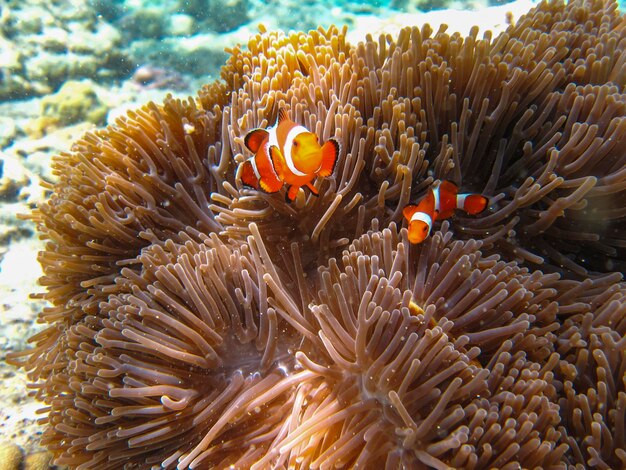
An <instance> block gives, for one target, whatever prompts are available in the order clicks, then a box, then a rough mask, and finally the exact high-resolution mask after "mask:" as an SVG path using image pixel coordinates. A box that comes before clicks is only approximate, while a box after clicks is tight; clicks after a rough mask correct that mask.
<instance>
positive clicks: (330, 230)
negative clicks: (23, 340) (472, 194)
mask: <svg viewBox="0 0 626 470" xmlns="http://www.w3.org/2000/svg"><path fill="white" fill-rule="evenodd" d="M345 34H346V30H345V29H344V30H341V31H340V30H338V29H337V28H334V27H331V28H330V29H328V30H321V29H320V30H318V31H313V32H311V33H309V34H304V33H291V34H289V35H284V34H282V33H275V32H267V31H264V30H262V31H261V32H260V33H259V34H258V35H257V36H255V37H253V38H252V39H251V40H250V42H249V44H248V48H247V49H246V50H242V49H240V48H235V49H233V50H231V51H229V52H230V54H231V58H230V59H229V61H228V62H227V64H226V65H225V67H224V68H223V70H222V81H219V82H215V83H213V84H210V85H207V86H205V87H204V88H203V89H202V90H201V91H200V92H199V94H198V97H197V98H195V99H189V100H186V101H183V100H175V99H173V98H168V99H166V100H165V102H164V103H163V105H156V104H152V103H151V104H148V105H146V106H144V107H143V108H141V109H139V110H137V111H134V112H129V113H128V115H127V116H126V117H123V118H120V119H118V121H117V122H116V123H115V124H114V125H111V126H109V127H107V128H106V129H103V130H99V131H96V132H94V133H89V134H87V135H85V136H84V137H83V138H82V139H80V140H79V141H78V142H76V144H75V145H74V146H73V148H72V150H71V151H70V152H66V153H63V154H61V155H60V156H58V157H56V159H55V161H54V163H53V165H54V172H55V174H56V175H57V177H58V181H57V182H56V183H55V184H53V185H50V187H49V189H50V190H51V191H52V195H51V197H50V199H49V200H48V201H47V202H46V203H45V204H42V205H41V206H40V207H39V208H37V209H36V210H35V211H34V213H33V216H32V218H33V219H34V220H35V221H36V222H37V224H38V227H39V231H40V233H41V235H42V236H43V237H45V238H46V239H47V240H48V243H47V245H46V248H45V250H44V251H43V252H42V253H41V255H40V260H41V263H42V265H43V268H44V273H45V274H44V276H43V277H42V279H41V284H42V286H44V287H45V288H46V292H45V293H44V294H42V297H43V298H45V299H47V300H48V301H49V302H50V307H48V308H46V309H45V310H44V311H43V312H42V313H41V315H40V320H41V321H42V322H43V323H47V324H48V325H49V326H48V328H47V329H45V330H44V331H42V332H41V333H40V334H38V335H37V336H35V337H34V338H32V339H31V342H32V343H34V346H33V348H32V349H29V350H27V351H24V352H18V353H14V354H13V355H12V356H11V357H12V361H13V362H15V363H17V364H20V365H21V366H23V367H25V368H26V369H27V370H28V373H29V376H30V378H31V379H32V381H33V388H34V391H35V394H36V396H37V398H38V399H40V400H41V401H43V402H44V403H45V404H46V405H47V407H46V411H47V415H46V417H45V418H43V419H42V423H43V425H44V426H45V428H44V429H45V430H44V433H43V437H42V442H43V443H44V445H46V446H47V447H48V448H49V449H50V450H51V451H52V452H53V453H54V455H55V458H56V462H57V463H58V464H62V465H68V466H69V467H71V468H79V469H94V468H102V469H110V468H150V467H151V466H155V467H163V468H179V469H183V468H214V467H217V468H223V467H226V466H234V468H248V467H251V468H259V469H261V468H283V467H293V468H330V467H334V466H346V467H352V466H360V467H370V466H371V467H374V466H376V465H379V466H385V467H386V468H407V467H408V468H428V467H432V468H449V467H450V466H452V467H457V468H469V469H471V468H476V469H480V468H491V467H498V468H519V467H520V466H521V467H525V468H526V467H528V468H530V467H537V466H540V467H543V468H556V467H559V468H563V467H566V466H574V467H579V468H583V467H585V466H597V467H598V468H618V467H623V466H626V452H625V451H624V449H625V448H626V432H625V429H624V422H625V418H626V416H625V413H626V412H625V410H626V382H625V379H624V377H625V376H626V339H625V337H626V286H625V285H624V284H623V283H622V281H621V274H620V273H619V271H623V270H624V268H625V267H626V256H625V248H626V226H625V225H626V224H625V222H626V212H625V209H624V207H626V171H624V168H625V167H626V154H625V153H624V151H623V149H624V148H625V146H626V117H625V116H626V96H625V94H624V86H625V85H626V20H625V19H624V17H623V16H620V15H619V13H618V11H617V6H616V4H615V3H614V2H610V1H581V0H579V1H573V2H570V3H569V4H567V5H564V4H562V3H560V2H542V3H541V4H539V5H538V6H537V7H536V8H534V9H533V10H532V11H531V12H530V13H528V14H527V15H525V16H524V17H522V18H521V19H520V20H519V21H518V22H517V23H516V24H515V25H512V26H510V27H509V28H508V29H507V31H506V32H504V33H502V34H501V35H499V36H497V37H496V38H492V37H491V34H490V33H488V32H487V33H485V34H484V36H483V38H482V39H479V38H478V30H477V29H476V28H474V29H472V31H471V33H470V35H469V36H468V37H465V38H463V37H461V36H460V35H459V34H452V35H448V34H446V33H445V29H444V28H441V29H440V30H439V31H437V32H436V33H434V32H433V31H432V30H431V29H430V27H429V26H427V25H425V26H423V27H422V28H421V29H420V28H407V29H404V30H402V31H401V33H400V35H399V37H398V38H396V39H393V38H391V37H390V36H382V37H380V38H379V39H377V40H374V39H372V38H371V37H368V38H367V40H366V41H365V42H363V43H359V44H358V45H351V44H349V43H348V42H347V41H346V39H345ZM279 106H284V107H286V108H288V109H289V110H290V114H291V118H292V119H293V120H294V121H296V122H298V123H300V124H302V125H305V126H307V127H308V128H309V129H311V130H312V131H314V132H315V133H316V134H317V135H318V136H319V138H320V140H322V141H325V140H327V139H328V138H330V137H333V136H334V137H335V138H337V139H338V140H339V141H340V142H341V145H342V149H344V150H343V151H342V154H341V155H340V157H339V161H338V162H337V166H336V169H335V172H334V174H333V176H331V177H330V178H324V179H322V178H318V180H317V182H316V187H317V189H318V190H319V192H320V196H319V197H314V196H313V195H311V194H308V193H304V192H303V191H301V192H300V193H299V194H298V197H297V198H296V200H295V201H294V202H293V203H288V202H285V200H284V197H283V196H282V195H272V194H265V193H263V192H260V191H256V190H253V189H248V188H243V187H242V186H241V183H240V182H239V181H237V179H236V177H235V175H236V169H237V164H238V163H241V162H242V161H243V159H245V158H249V154H248V152H247V150H246V149H245V146H244V143H243V136H244V135H245V133H246V132H247V131H248V130H250V129H252V128H255V127H265V126H267V125H268V124H270V123H273V122H274V120H275V119H276V115H277V110H278V108H279ZM435 179H449V180H452V181H454V182H456V183H457V184H458V185H459V186H460V187H462V188H463V189H464V190H465V189H467V190H473V191H477V192H481V193H483V194H486V195H487V196H489V197H490V207H489V210H488V211H486V212H485V213H484V214H481V215H480V216H478V217H469V216H461V215H459V216H457V217H455V218H453V219H451V220H450V221H445V222H444V223H443V224H442V225H441V226H440V227H437V228H438V230H437V231H436V232H435V233H434V234H433V235H432V236H431V237H430V238H428V239H427V240H426V241H425V242H424V243H422V244H419V245H412V244H410V243H409V242H408V238H407V232H406V229H405V228H402V208H403V207H404V206H405V205H406V204H407V203H409V202H410V201H413V200H414V199H416V198H419V197H420V196H421V195H423V194H424V192H425V191H426V190H427V188H428V187H429V186H430V184H431V183H432V182H433V181H434V180H435Z"/></svg>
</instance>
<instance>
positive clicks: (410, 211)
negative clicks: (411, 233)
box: [402, 204, 417, 220]
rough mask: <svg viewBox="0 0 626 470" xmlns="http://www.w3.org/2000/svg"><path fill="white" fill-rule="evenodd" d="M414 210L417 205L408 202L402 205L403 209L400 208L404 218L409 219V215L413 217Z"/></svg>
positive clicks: (415, 210)
mask: <svg viewBox="0 0 626 470" xmlns="http://www.w3.org/2000/svg"><path fill="white" fill-rule="evenodd" d="M416 212H417V206H416V205H415V204H409V205H407V206H404V209H402V215H403V216H404V217H405V218H406V220H411V217H413V214H415V213H416Z"/></svg>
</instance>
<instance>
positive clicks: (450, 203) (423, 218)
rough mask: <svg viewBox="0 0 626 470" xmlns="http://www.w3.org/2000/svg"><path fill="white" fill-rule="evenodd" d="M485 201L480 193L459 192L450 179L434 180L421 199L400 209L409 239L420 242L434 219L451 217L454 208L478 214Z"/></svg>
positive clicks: (424, 237)
mask: <svg viewBox="0 0 626 470" xmlns="http://www.w3.org/2000/svg"><path fill="white" fill-rule="evenodd" d="M487 202H488V199H487V198H486V197H485V196H483V195H481V194H470V193H461V194H459V188H458V187H457V185H456V184H454V183H452V182H451V181H436V182H435V183H433V185H432V186H431V188H430V190H429V191H428V193H427V194H426V196H424V197H423V198H422V200H421V201H419V202H418V203H417V204H409V205H408V206H406V207H405V208H404V209H403V210H402V214H403V215H404V217H405V218H406V220H407V221H408V223H409V241H410V242H411V243H422V242H423V241H424V240H425V239H426V237H428V235H429V234H430V229H431V228H432V226H433V222H434V221H435V220H443V219H447V218H448V217H451V216H452V214H454V211H455V210H456V209H462V210H464V211H465V212H466V213H467V214H470V215H475V214H480V213H481V212H482V211H484V210H485V209H486V208H487Z"/></svg>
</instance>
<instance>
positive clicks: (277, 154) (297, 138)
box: [240, 108, 341, 202]
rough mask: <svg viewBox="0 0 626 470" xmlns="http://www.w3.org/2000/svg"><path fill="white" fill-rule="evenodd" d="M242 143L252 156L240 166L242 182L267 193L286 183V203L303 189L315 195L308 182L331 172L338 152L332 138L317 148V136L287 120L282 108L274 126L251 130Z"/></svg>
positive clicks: (334, 140)
mask: <svg viewBox="0 0 626 470" xmlns="http://www.w3.org/2000/svg"><path fill="white" fill-rule="evenodd" d="M244 143H245V144H246V147H248V149H250V151H251V152H252V153H254V156H253V157H252V158H249V159H248V160H246V161H244V162H243V163H242V164H241V170H240V171H241V173H240V174H241V181H242V183H243V184H244V185H246V186H249V187H252V188H255V189H259V188H260V189H262V190H263V191H265V192H267V193H275V192H278V191H280V189H281V188H282V187H283V185H284V184H286V185H287V186H288V189H287V195H286V199H287V201H289V202H291V201H293V200H294V199H295V198H296V195H297V194H298V189H300V188H301V187H302V186H306V187H307V188H309V189H310V190H311V192H312V193H313V194H314V195H315V196H317V195H318V191H317V189H315V186H313V184H312V183H311V182H312V181H313V179H314V178H315V177H316V176H319V177H321V178H325V177H327V176H330V175H331V174H332V173H333V170H334V169H335V164H336V163H337V157H338V156H339V151H340V149H341V146H340V145H339V141H337V140H336V139H334V138H332V139H329V140H328V141H327V142H326V143H324V145H321V146H320V144H319V141H318V138H317V135H315V134H313V133H312V132H309V130H308V129H307V128H306V127H304V126H300V125H298V124H296V123H295V122H293V121H292V120H291V119H289V116H288V115H287V111H286V110H285V109H284V108H281V109H280V110H279V111H278V120H277V122H276V124H275V125H274V126H273V127H268V128H267V129H253V130H251V131H250V132H248V133H247V134H246V137H245V138H244Z"/></svg>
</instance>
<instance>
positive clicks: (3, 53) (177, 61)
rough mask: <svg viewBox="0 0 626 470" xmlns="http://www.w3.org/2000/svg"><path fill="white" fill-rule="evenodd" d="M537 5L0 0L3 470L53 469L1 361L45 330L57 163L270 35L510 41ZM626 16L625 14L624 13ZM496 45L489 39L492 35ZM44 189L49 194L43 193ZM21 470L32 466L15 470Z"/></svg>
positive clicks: (19, 373)
mask: <svg viewBox="0 0 626 470" xmlns="http://www.w3.org/2000/svg"><path fill="white" fill-rule="evenodd" d="M534 5H535V3H534V2H531V1H529V0H522V1H518V2H513V3H506V2H499V1H488V0H454V1H447V0H384V1H378V0H372V1H365V0H363V1H340V0H337V1H332V0H320V1H308V2H302V1H296V0H278V1H272V0H266V1H263V0H224V1H219V0H170V1H160V2H159V1H143V0H128V1H106V0H55V1H49V0H45V1H44V0H28V1H13V0H0V299H1V304H0V348H1V352H0V361H1V362H0V377H1V380H2V382H1V385H0V392H1V393H0V470H5V469H18V468H31V469H35V468H40V469H45V468H49V467H52V465H51V464H50V463H49V461H50V454H49V453H48V452H46V451H45V450H44V449H42V448H41V446H40V445H39V437H40V435H41V433H42V430H41V429H40V427H39V426H37V424H36V420H37V419H38V417H39V416H38V415H37V410H38V409H39V408H41V404H39V403H38V402H37V401H35V400H34V398H32V397H29V396H28V389H27V384H28V379H27V378H26V375H25V372H24V371H23V370H22V369H16V368H15V367H13V366H11V365H9V364H7V363H6V362H5V358H6V354H7V352H9V351H20V350H22V349H24V348H25V347H27V346H28V344H27V342H26V341H27V339H28V338H29V337H31V336H33V335H34V334H36V333H37V332H38V331H40V330H41V328H42V327H41V326H40V325H38V324H37V323H36V316H37V314H38V313H39V312H40V311H41V310H42V308H43V307H44V305H45V302H44V301H43V300H41V299H38V298H36V297H35V298H29V295H30V294H33V293H37V292H41V291H42V287H41V286H40V285H39V284H38V278H39V277H40V276H41V275H42V271H41V268H40V266H39V263H38V261H37V252H39V251H40V250H42V249H43V247H44V242H42V241H41V240H39V238H38V237H37V233H36V229H35V225H34V223H33V222H32V221H30V220H27V219H26V218H24V217H22V216H20V214H29V213H30V211H31V210H32V209H34V208H35V207H36V206H37V205H38V204H40V203H42V202H43V201H45V200H46V199H47V197H48V196H49V195H50V188H51V186H50V183H53V182H54V181H55V179H56V177H55V175H53V173H52V170H51V165H50V162H51V158H52V157H53V156H54V155H57V154H59V153H60V152H63V151H66V150H68V149H69V148H70V147H71V145H72V142H74V141H76V140H77V139H78V138H79V137H80V136H81V135H83V134H84V133H85V132H87V131H91V130H94V129H95V128H100V127H104V126H106V125H108V124H111V123H113V122H114V121H115V119H116V118H118V117H119V116H122V115H124V114H125V113H126V112H127V110H129V109H135V108H138V107H139V106H141V105H143V104H145V103H147V102H149V101H154V102H156V103H160V102H162V100H163V99H164V97H165V96H166V95H168V94H172V95H173V96H175V97H181V98H186V97H188V96H194V95H195V94H196V92H197V90H198V89H200V88H201V87H202V85H204V84H207V83H210V82H212V81H213V80H215V79H218V78H219V76H220V68H221V67H222V66H223V65H224V63H225V61H226V60H227V58H228V54H227V53H226V52H224V49H225V48H233V47H234V46H235V45H236V44H240V45H242V46H243V47H244V48H245V45H246V44H247V42H248V38H249V37H250V36H251V35H253V34H256V33H257V32H258V25H259V24H260V23H262V24H263V25H264V28H265V30H268V31H274V30H284V31H289V30H295V31H308V30H310V29H316V28H318V26H323V27H328V26H330V25H332V24H335V25H338V26H342V25H347V26H348V34H347V38H348V40H349V41H350V42H352V43H354V44H356V43H357V42H358V41H360V40H363V39H365V37H366V35H367V34H372V35H373V36H376V35H378V34H380V33H382V32H387V33H389V34H391V35H392V36H395V35H397V33H398V31H399V30H400V28H402V27H404V26H407V25H421V24H422V23H425V22H429V23H430V24H431V25H432V26H433V28H434V29H435V30H437V25H438V24H439V23H447V24H448V25H449V27H450V28H449V31H450V32H451V31H459V32H460V33H461V34H462V35H465V34H467V33H468V32H469V29H470V27H471V26H472V25H478V26H479V27H480V31H481V34H482V32H483V31H484V30H485V29H491V30H492V31H494V33H495V34H497V32H500V31H503V30H504V29H505V28H506V27H507V26H508V24H510V23H511V21H514V20H515V19H516V18H519V16H520V15H521V14H523V13H525V12H527V11H528V10H529V9H530V8H531V7H532V6H534ZM620 8H621V9H622V11H623V3H620ZM495 34H494V36H495ZM42 183H44V184H43V186H42ZM20 465H23V467H20Z"/></svg>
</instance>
